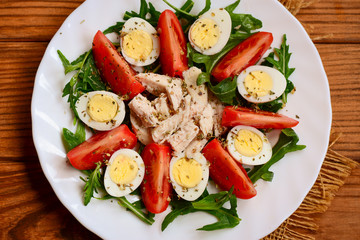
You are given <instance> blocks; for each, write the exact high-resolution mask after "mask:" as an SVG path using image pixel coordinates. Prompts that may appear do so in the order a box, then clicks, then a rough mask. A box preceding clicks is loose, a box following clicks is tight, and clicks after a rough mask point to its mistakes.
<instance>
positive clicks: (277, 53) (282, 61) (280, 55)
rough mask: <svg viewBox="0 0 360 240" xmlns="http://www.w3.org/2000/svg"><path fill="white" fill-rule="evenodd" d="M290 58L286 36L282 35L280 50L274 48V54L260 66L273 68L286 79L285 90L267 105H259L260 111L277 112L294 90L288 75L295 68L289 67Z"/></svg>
mask: <svg viewBox="0 0 360 240" xmlns="http://www.w3.org/2000/svg"><path fill="white" fill-rule="evenodd" d="M290 57H291V53H289V45H286V35H284V36H283V41H282V44H281V46H280V48H275V49H274V52H272V53H270V54H269V56H268V57H266V58H265V61H264V62H263V63H262V65H264V66H269V67H274V68H276V69H277V70H279V71H280V72H281V73H282V74H283V75H284V76H285V78H286V83H287V84H286V89H285V91H284V93H283V94H282V96H281V97H279V98H278V99H275V100H274V101H271V102H269V103H264V104H259V107H260V109H262V110H266V111H272V112H277V111H279V110H280V109H281V108H282V107H283V106H284V105H285V104H286V103H287V96H288V94H289V93H290V92H292V91H293V90H294V89H295V87H294V84H293V83H292V81H290V80H289V77H290V75H291V74H292V73H293V72H294V71H295V68H290V67H289V61H290Z"/></svg>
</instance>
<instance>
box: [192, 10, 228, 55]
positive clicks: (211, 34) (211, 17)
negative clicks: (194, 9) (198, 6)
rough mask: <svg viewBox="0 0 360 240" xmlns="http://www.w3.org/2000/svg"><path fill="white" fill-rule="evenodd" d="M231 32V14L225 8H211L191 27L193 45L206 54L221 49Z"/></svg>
mask: <svg viewBox="0 0 360 240" xmlns="http://www.w3.org/2000/svg"><path fill="white" fill-rule="evenodd" d="M230 33H231V18H230V14H229V13H228V12H227V11H226V10H225V9H223V8H219V9H211V10H209V11H207V12H206V13H204V14H202V15H201V16H200V17H199V18H198V19H197V20H196V21H195V22H194V23H193V24H192V25H191V27H190V30H189V36H188V37H189V41H190V44H191V46H192V47H193V48H194V49H195V50H196V51H198V52H201V53H202V54H204V55H213V54H216V53H218V52H220V51H221V49H223V48H224V46H225V45H226V43H227V42H228V40H229V37H230Z"/></svg>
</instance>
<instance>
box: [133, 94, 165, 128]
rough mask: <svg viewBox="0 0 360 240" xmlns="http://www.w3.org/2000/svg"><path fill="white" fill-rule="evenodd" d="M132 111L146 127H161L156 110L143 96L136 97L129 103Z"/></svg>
mask: <svg viewBox="0 0 360 240" xmlns="http://www.w3.org/2000/svg"><path fill="white" fill-rule="evenodd" d="M129 108H130V110H131V111H132V112H133V113H134V114H136V116H137V117H139V118H140V119H141V122H142V124H143V126H144V127H155V126H157V125H159V121H158V119H157V117H156V114H157V112H156V110H155V108H154V107H153V106H151V103H150V101H149V100H148V99H147V98H146V97H144V96H143V95H141V94H138V95H136V96H135V97H134V98H133V99H132V100H131V101H130V102H129Z"/></svg>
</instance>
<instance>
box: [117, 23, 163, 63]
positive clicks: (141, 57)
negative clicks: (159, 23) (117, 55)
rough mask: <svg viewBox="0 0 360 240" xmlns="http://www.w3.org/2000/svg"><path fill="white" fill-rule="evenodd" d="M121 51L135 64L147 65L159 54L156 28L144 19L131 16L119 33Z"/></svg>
mask: <svg viewBox="0 0 360 240" xmlns="http://www.w3.org/2000/svg"><path fill="white" fill-rule="evenodd" d="M120 46H121V53H122V55H123V56H124V58H125V60H126V61H127V62H128V63H130V64H132V65H135V66H147V65H150V64H151V63H153V62H155V61H156V59H157V58H158V57H159V54H160V40H159V37H158V35H157V32H156V29H155V28H154V27H153V26H152V25H151V24H150V23H149V22H147V21H146V20H144V19H141V18H138V17H133V18H130V19H129V20H127V21H126V22H125V23H124V26H123V28H122V30H121V34H120Z"/></svg>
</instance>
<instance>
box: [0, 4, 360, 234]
mask: <svg viewBox="0 0 360 240" xmlns="http://www.w3.org/2000/svg"><path fill="white" fill-rule="evenodd" d="M82 2H83V1H82V0H71V1H70V0H62V1H55V0H47V1H40V0H31V1H30V0H29V1H26V0H1V1H0V179H1V181H0V207H1V208H0V219H1V220H0V221H1V224H0V234H1V235H0V236H1V239H42V238H48V239H96V238H97V237H96V236H95V235H94V234H93V233H91V232H90V231H88V230H87V229H85V228H84V227H83V226H82V225H81V224H80V223H78V222H77V220H76V219H75V218H74V217H73V216H72V215H71V214H70V213H69V212H68V211H67V210H66V209H65V207H64V206H63V205H62V204H61V203H60V201H59V200H58V199H57V198H56V196H55V194H54V192H53V190H52V189H51V187H50V185H49V183H48V181H47V180H46V178H45V176H44V174H43V172H42V170H41V167H40V164H39V160H38V157H37V154H36V151H35V148H34V145H33V141H32V133H31V115H30V103H31V95H32V91H33V85H34V78H35V73H36V70H37V68H38V65H39V62H40V60H41V58H42V56H43V54H44V51H45V49H46V46H47V44H48V43H49V41H50V39H51V37H52V36H53V35H54V33H55V32H56V31H57V29H58V28H59V27H60V26H61V24H62V22H63V21H64V20H65V18H66V17H67V16H68V15H69V14H70V13H71V12H72V11H73V10H74V9H75V8H76V7H78V6H79V5H80V4H81V3H82ZM274 17H275V16H274ZM297 17H298V19H299V20H300V21H301V22H302V23H303V24H304V26H305V27H306V28H307V29H308V32H309V33H310V35H311V37H313V39H314V42H315V44H316V47H317V48H318V50H319V52H320V55H321V58H322V60H323V63H324V66H325V70H326V72H327V75H328V79H329V84H330V89H331V100H332V108H333V129H334V130H335V131H338V132H342V133H343V137H342V138H341V139H340V140H339V141H338V143H337V144H336V145H335V150H336V151H338V152H339V153H341V154H343V155H345V156H347V157H349V158H352V159H354V160H357V161H359V160H360V131H359V128H360V127H359V126H360V114H359V113H360V79H359V77H360V1H359V0H327V1H326V0H321V1H319V2H318V3H316V4H314V5H312V6H311V7H309V8H306V9H303V10H301V12H300V13H299V14H298V16H297ZM319 94H321V92H319ZM316 221H317V223H318V224H319V225H320V229H319V231H318V232H317V234H316V237H317V238H318V239H360V169H359V168H358V169H355V170H354V171H353V173H352V175H351V176H350V177H349V178H348V179H347V180H346V184H345V185H344V186H343V187H342V188H341V189H340V190H339V192H338V194H337V196H336V198H335V199H334V200H333V202H332V205H331V206H330V208H329V209H328V211H327V212H326V213H324V214H320V215H318V216H317V220H316Z"/></svg>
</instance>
